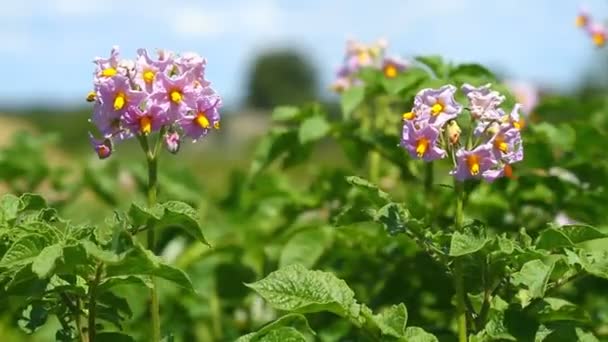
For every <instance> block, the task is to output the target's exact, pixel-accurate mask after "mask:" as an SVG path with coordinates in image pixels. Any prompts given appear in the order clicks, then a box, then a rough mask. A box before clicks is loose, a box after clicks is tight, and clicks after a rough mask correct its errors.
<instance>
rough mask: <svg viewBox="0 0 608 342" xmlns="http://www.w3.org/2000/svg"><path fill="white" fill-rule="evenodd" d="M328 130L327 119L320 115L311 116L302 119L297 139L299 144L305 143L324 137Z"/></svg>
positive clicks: (329, 129) (329, 126)
mask: <svg viewBox="0 0 608 342" xmlns="http://www.w3.org/2000/svg"><path fill="white" fill-rule="evenodd" d="M330 131H331V125H330V124H329V122H328V121H327V119H325V118H324V117H322V116H313V117H312V118H308V119H306V120H304V122H303V123H302V125H301V126H300V129H299V130H298V139H299V140H300V143H301V144H307V143H309V142H313V141H317V140H320V139H322V138H324V137H325V136H327V134H328V133H329V132H330Z"/></svg>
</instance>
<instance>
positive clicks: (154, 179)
mask: <svg viewBox="0 0 608 342" xmlns="http://www.w3.org/2000/svg"><path fill="white" fill-rule="evenodd" d="M163 133H164V129H162V130H161V132H160V134H159V136H158V140H157V142H156V145H155V147H154V150H151V149H150V146H149V144H148V137H146V136H139V142H140V144H141V147H142V149H143V150H144V152H145V153H146V161H147V164H148V188H147V191H146V192H147V193H146V195H147V198H148V208H152V207H153V206H154V205H155V204H156V191H157V188H158V160H157V158H156V156H157V152H158V148H159V144H160V141H161V140H162V139H163V135H164V134H163ZM154 233H155V232H154V227H148V229H147V230H146V234H147V242H148V249H149V250H150V251H152V252H153V253H155V249H156V248H155V246H156V241H155V236H154ZM150 278H151V279H150V280H151V282H152V287H151V288H150V315H151V324H152V341H153V342H158V341H160V305H159V302H158V286H157V283H156V279H154V277H150Z"/></svg>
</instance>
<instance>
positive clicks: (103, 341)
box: [95, 331, 135, 342]
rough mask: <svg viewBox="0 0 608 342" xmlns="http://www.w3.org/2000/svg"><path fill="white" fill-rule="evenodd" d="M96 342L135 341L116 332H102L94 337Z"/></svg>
mask: <svg viewBox="0 0 608 342" xmlns="http://www.w3.org/2000/svg"><path fill="white" fill-rule="evenodd" d="M95 341H98V342H135V339H134V338H133V337H131V336H129V335H127V334H125V333H121V332H118V331H104V332H100V333H97V335H95Z"/></svg>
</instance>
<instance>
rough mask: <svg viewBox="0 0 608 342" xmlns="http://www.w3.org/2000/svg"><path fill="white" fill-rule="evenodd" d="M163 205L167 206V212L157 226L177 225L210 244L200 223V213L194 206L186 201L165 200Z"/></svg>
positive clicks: (204, 242)
mask: <svg viewBox="0 0 608 342" xmlns="http://www.w3.org/2000/svg"><path fill="white" fill-rule="evenodd" d="M162 206H163V207H164V208H165V213H164V215H163V218H162V219H161V220H160V222H159V223H157V226H160V227H161V228H162V227H168V226H177V227H179V228H181V229H183V230H184V231H185V232H186V233H188V234H189V235H190V236H192V237H193V238H195V239H197V240H198V241H200V242H202V243H203V244H205V245H207V246H210V245H209V242H207V239H205V236H204V235H203V229H202V227H201V226H200V224H199V219H198V214H197V213H196V210H194V208H192V207H191V206H189V205H188V204H186V203H184V202H178V201H169V202H165V203H163V204H162Z"/></svg>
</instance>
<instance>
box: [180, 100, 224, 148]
mask: <svg viewBox="0 0 608 342" xmlns="http://www.w3.org/2000/svg"><path fill="white" fill-rule="evenodd" d="M221 105H222V103H221V101H220V98H219V97H217V96H209V97H202V98H199V99H198V100H197V101H196V107H195V110H194V111H193V112H192V113H189V114H187V115H184V116H183V117H182V118H181V119H180V120H179V122H178V123H179V124H180V125H181V127H182V129H183V130H184V134H185V135H187V136H189V137H190V138H192V139H193V140H195V141H196V140H197V139H200V138H201V137H203V136H206V135H207V134H208V133H209V131H210V130H211V128H215V129H219V128H220V126H219V125H220V113H219V109H220V107H221Z"/></svg>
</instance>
